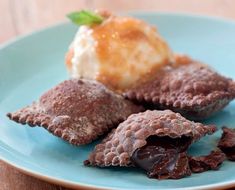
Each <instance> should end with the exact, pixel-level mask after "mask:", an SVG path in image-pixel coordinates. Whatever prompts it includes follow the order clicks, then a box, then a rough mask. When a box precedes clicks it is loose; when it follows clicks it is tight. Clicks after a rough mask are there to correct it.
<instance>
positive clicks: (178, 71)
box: [124, 56, 235, 120]
mask: <svg viewBox="0 0 235 190" xmlns="http://www.w3.org/2000/svg"><path fill="white" fill-rule="evenodd" d="M124 95H125V96H126V97H127V98H128V99H130V100H132V101H135V102H138V103H142V104H143V105H147V107H148V108H150V109H171V110H173V111H175V112H179V113H181V114H182V115H183V116H185V117H186V118H189V119H192V120H201V119H205V118H207V117H209V116H211V115H212V114H214V113H215V112H217V111H219V110H221V109H222V108H224V107H225V106H226V105H227V104H228V103H229V102H230V101H231V100H232V99H234V98H235V82H234V81H232V80H231V79H229V78H226V77H223V76H221V75H220V74H218V73H216V72H215V71H213V70H212V69H211V68H209V67H208V66H206V65H204V64H201V63H199V62H197V61H194V60H192V59H190V58H188V57H186V56H177V57H176V63H174V64H172V65H168V66H165V67H163V68H161V70H159V71H158V72H157V73H156V76H154V77H153V78H152V79H151V80H148V81H145V82H142V83H140V84H138V85H136V86H135V87H133V88H132V89H129V90H128V91H126V92H125V93H124Z"/></svg>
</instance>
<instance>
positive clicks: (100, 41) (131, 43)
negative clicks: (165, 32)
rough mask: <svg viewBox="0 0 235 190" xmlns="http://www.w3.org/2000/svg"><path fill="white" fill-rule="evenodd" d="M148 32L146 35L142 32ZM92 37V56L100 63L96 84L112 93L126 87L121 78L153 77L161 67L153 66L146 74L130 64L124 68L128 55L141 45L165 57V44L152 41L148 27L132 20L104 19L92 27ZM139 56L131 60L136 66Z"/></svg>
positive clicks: (155, 40)
mask: <svg viewBox="0 0 235 190" xmlns="http://www.w3.org/2000/svg"><path fill="white" fill-rule="evenodd" d="M144 28H148V30H149V31H147V32H148V35H146V32H145V31H144ZM93 37H94V39H95V40H96V41H97V47H96V53H97V56H98V58H99V60H100V62H101V63H102V64H101V65H100V66H101V68H100V73H99V74H98V76H97V77H96V79H97V80H99V81H100V82H102V83H104V84H106V85H107V86H109V87H111V88H113V89H116V90H117V89H119V90H121V89H123V88H128V87H130V85H131V84H128V83H127V82H126V81H124V78H123V76H125V74H128V75H131V76H133V77H137V79H139V78H142V77H149V74H151V73H155V72H156V71H157V70H158V69H159V68H160V67H161V66H162V65H164V64H165V62H168V61H169V60H166V61H165V62H164V63H158V64H154V65H153V66H152V67H150V68H149V70H148V71H147V72H146V70H143V71H142V70H141V69H140V68H137V67H136V66H135V65H133V64H128V59H129V56H130V54H131V53H132V52H133V50H134V49H135V48H136V46H137V45H139V44H141V43H147V44H148V45H149V46H150V47H152V48H153V49H154V52H156V53H159V54H160V55H161V56H162V55H164V56H165V57H166V58H167V57H169V55H168V52H167V51H166V49H167V50H168V46H167V44H166V43H165V42H164V41H163V40H161V39H160V38H159V39H158V38H157V37H156V30H155V29H154V28H152V27H150V26H148V25H147V24H146V23H145V22H143V21H140V20H136V19H132V18H121V19H120V18H118V17H111V18H108V19H107V20H106V21H104V23H102V24H101V25H96V26H94V27H93ZM140 56H141V55H136V56H135V57H134V58H135V60H136V62H137V63H136V64H138V61H139V62H141V61H140Z"/></svg>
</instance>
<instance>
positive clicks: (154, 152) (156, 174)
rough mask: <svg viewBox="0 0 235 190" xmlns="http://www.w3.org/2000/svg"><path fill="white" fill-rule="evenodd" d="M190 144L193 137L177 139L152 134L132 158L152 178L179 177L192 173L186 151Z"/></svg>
mask: <svg viewBox="0 0 235 190" xmlns="http://www.w3.org/2000/svg"><path fill="white" fill-rule="evenodd" d="M190 144H191V139H190V138H189V137H185V136H184V137H181V138H175V139H173V138H170V137H167V136H164V137H157V136H151V137H149V138H148V139H147V145H145V146H144V147H141V148H139V149H137V150H136V151H135V152H134V153H133V155H132V157H131V159H132V162H133V163H134V164H135V165H136V166H138V167H140V168H142V169H144V170H145V171H147V174H148V176H149V177H151V178H157V179H166V178H171V179H179V178H182V177H184V176H187V175H190V174H191V171H190V169H189V166H188V158H187V155H186V153H185V151H186V150H187V149H188V147H189V145H190Z"/></svg>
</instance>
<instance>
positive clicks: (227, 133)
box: [218, 127, 235, 161]
mask: <svg viewBox="0 0 235 190" xmlns="http://www.w3.org/2000/svg"><path fill="white" fill-rule="evenodd" d="M218 147H219V148H220V149H221V150H222V151H223V152H224V153H225V154H226V156H227V158H228V159H229V160H231V161H235V129H230V128H228V127H223V134H222V137H221V139H220V141H219V143H218Z"/></svg>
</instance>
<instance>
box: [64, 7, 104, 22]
mask: <svg viewBox="0 0 235 190" xmlns="http://www.w3.org/2000/svg"><path fill="white" fill-rule="evenodd" d="M67 17H68V18H69V19H70V20H71V21H72V22H73V23H74V24H77V25H93V24H100V23H102V22H103V20H104V18H103V17H102V16H100V15H98V14H96V13H93V12H91V11H85V10H81V11H78V12H72V13H70V14H68V15H67Z"/></svg>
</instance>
